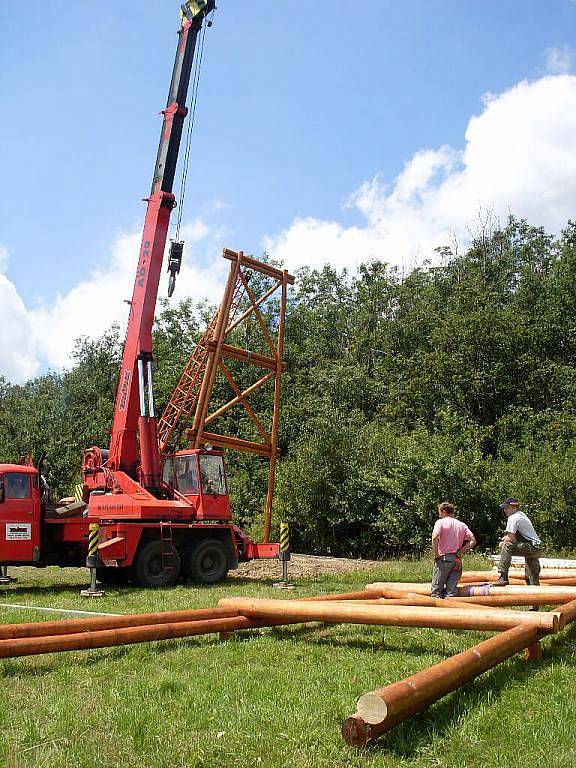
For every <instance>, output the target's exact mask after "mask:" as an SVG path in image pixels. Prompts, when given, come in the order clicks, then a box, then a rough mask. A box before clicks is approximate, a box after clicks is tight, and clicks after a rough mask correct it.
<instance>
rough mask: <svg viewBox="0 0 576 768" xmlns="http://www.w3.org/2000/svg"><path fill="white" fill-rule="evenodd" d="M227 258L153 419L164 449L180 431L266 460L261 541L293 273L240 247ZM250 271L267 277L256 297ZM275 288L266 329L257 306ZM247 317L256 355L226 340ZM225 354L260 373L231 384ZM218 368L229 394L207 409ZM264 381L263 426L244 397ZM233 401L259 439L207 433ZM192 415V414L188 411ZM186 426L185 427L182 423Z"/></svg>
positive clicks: (194, 442)
mask: <svg viewBox="0 0 576 768" xmlns="http://www.w3.org/2000/svg"><path fill="white" fill-rule="evenodd" d="M222 255H223V257H224V258H225V259H228V260H229V261H230V271H229V273H228V279H227V281H226V288H225V290H224V296H223V297H222V302H221V304H220V307H219V309H218V312H217V313H216V314H215V316H214V317H213V318H212V320H211V321H210V323H209V324H208V327H207V329H206V331H205V333H204V334H203V336H202V337H201V339H200V341H199V343H198V345H197V347H196V349H195V350H194V352H193V354H192V355H191V357H190V358H189V360H188V362H187V364H186V366H185V368H184V371H183V372H182V375H181V377H180V381H179V382H178V384H177V386H176V388H175V390H174V392H173V394H172V397H171V399H170V401H169V403H168V405H167V406H166V408H165V410H164V413H163V415H162V417H161V419H160V421H159V424H158V435H159V442H160V449H161V450H162V451H165V450H166V448H167V446H168V443H169V442H170V441H173V440H174V439H175V438H178V436H181V435H182V432H184V434H185V437H186V439H187V440H188V441H189V443H190V445H191V447H194V448H199V447H200V446H201V445H203V444H211V445H215V446H217V447H219V448H228V449H232V450H238V451H245V452H248V453H254V454H256V455H258V456H261V457H266V458H268V459H269V462H270V464H269V473H268V490H267V494H266V506H265V516H264V534H263V541H264V542H268V541H269V538H270V524H271V517H272V499H273V496H274V484H275V478H276V461H277V459H278V454H279V450H278V418H279V409H280V388H281V378H282V372H283V370H284V368H285V364H284V362H283V360H282V354H283V347H284V324H285V317H286V298H287V289H288V285H293V284H294V277H293V276H292V275H290V274H288V271H287V270H280V269H277V268H276V267H273V266H272V265H270V264H267V263H265V262H262V261H258V260H257V259H254V258H252V257H250V256H246V255H244V253H243V252H242V251H240V252H239V253H236V252H235V251H230V250H228V249H224V251H223V253H222ZM251 272H259V273H260V274H262V275H264V276H265V277H267V278H271V279H272V280H273V283H272V285H271V286H270V287H269V288H268V289H267V290H265V291H264V292H263V293H262V294H261V295H260V296H256V295H255V294H254V292H253V290H252V287H251V285H250V284H251V282H252V281H251V280H250V276H251ZM277 292H279V294H280V301H279V309H278V321H277V328H276V329H275V331H274V330H272V329H271V328H270V327H269V324H268V323H267V322H266V319H265V317H264V315H263V313H262V305H263V304H264V302H266V301H267V300H268V299H270V297H272V296H273V295H274V294H276V293H277ZM249 319H255V320H256V322H257V323H258V325H259V327H260V330H261V332H262V336H263V339H264V342H265V345H266V347H267V352H269V354H260V353H259V352H254V351H251V350H248V349H243V348H240V347H237V346H234V345H231V344H229V343H227V339H228V337H229V335H230V334H231V333H232V331H234V330H235V329H237V328H239V327H240V326H241V325H242V324H243V323H246V322H247V321H248V320H249ZM226 359H231V360H236V361H240V362H242V363H245V364H246V365H250V366H253V367H256V368H260V369H262V370H263V371H265V373H264V374H263V375H262V376H260V377H259V378H258V379H257V381H255V382H254V383H253V384H251V385H250V386H249V387H247V388H245V389H244V390H242V389H241V388H240V387H239V386H238V384H237V383H236V381H235V379H234V377H233V375H232V373H231V372H230V370H229V369H228V367H227V365H226V364H225V362H224V360H226ZM218 372H220V373H221V374H222V375H223V376H224V378H225V379H226V381H227V382H228V384H229V385H230V388H231V390H232V392H233V397H231V398H230V400H228V401H227V402H226V403H224V404H223V405H221V406H220V407H219V408H217V409H216V410H214V411H213V412H211V413H210V412H209V406H210V400H211V396H212V390H213V387H214V382H215V380H216V376H217V374H218ZM268 381H273V382H274V394H273V410H272V420H271V424H270V425H269V426H265V425H264V424H263V422H262V420H261V418H260V417H259V416H258V415H257V414H256V412H255V411H254V409H253V408H252V406H251V405H250V403H249V402H248V398H249V397H250V395H251V394H253V393H254V392H256V391H257V390H259V389H260V388H261V387H262V386H263V385H264V384H266V383H267V382H268ZM236 405H241V406H243V407H244V409H245V410H246V412H247V413H248V415H249V417H250V420H251V422H252V423H253V424H254V426H255V427H256V430H257V432H258V433H259V435H260V437H261V440H260V441H259V442H258V441H255V440H247V439H244V438H240V437H238V436H235V435H224V434H220V433H216V432H208V431H207V430H206V427H208V425H210V424H212V423H213V422H215V421H216V420H217V419H218V418H219V417H220V416H222V415H223V414H224V413H226V412H227V411H229V410H230V408H233V407H234V406H236ZM192 414H193V416H192ZM190 419H192V426H191V427H188V428H186V424H187V423H188V424H189V423H190Z"/></svg>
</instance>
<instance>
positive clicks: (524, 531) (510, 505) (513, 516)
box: [494, 496, 542, 587]
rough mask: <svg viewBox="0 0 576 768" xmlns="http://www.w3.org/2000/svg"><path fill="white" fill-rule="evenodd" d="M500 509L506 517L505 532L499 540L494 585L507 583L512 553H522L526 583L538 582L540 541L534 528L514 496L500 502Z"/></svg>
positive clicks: (498, 585) (536, 583)
mask: <svg viewBox="0 0 576 768" xmlns="http://www.w3.org/2000/svg"><path fill="white" fill-rule="evenodd" d="M500 509H501V510H502V511H503V512H504V514H505V515H506V517H507V518H508V520H507V522H506V533H505V534H504V537H503V538H502V540H501V541H500V564H499V566H498V571H499V573H500V577H499V579H498V581H496V582H494V586H495V587H505V586H506V585H507V584H508V571H509V570H510V565H511V563H512V555H523V556H524V562H525V563H526V567H525V578H526V584H530V585H531V586H538V585H539V584H540V579H539V576H540V559H539V558H540V553H541V550H542V542H541V541H540V539H539V538H538V534H537V533H536V531H535V530H534V526H533V525H532V522H531V520H530V518H529V517H528V516H527V515H525V514H524V512H522V511H521V509H520V502H519V501H518V499H515V498H514V496H509V497H508V498H507V499H506V501H503V502H502V504H500Z"/></svg>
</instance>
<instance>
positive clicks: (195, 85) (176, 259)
mask: <svg viewBox="0 0 576 768" xmlns="http://www.w3.org/2000/svg"><path fill="white" fill-rule="evenodd" d="M213 17H214V11H212V14H211V17H210V19H205V20H204V22H203V24H202V36H201V38H200V51H199V54H198V56H197V57H196V59H195V62H194V70H193V73H192V93H191V96H190V107H189V109H188V128H187V131H186V145H185V149H184V160H183V164H182V180H181V182H180V203H179V206H178V216H177V219H176V231H175V233H174V238H173V239H172V240H171V241H170V254H169V258H168V272H169V273H170V278H169V280H168V296H172V294H173V293H174V287H175V285H176V275H177V274H178V273H179V272H180V267H181V265H182V254H183V251H184V242H183V241H181V240H180V228H181V226H182V216H183V210H184V199H185V197H186V184H187V181H188V166H189V164H190V149H191V146H192V134H193V132H194V123H195V119H196V105H197V103H198V91H199V86H200V74H201V71H202V60H203V58H204V44H205V40H206V29H207V28H208V27H211V26H212V19H213Z"/></svg>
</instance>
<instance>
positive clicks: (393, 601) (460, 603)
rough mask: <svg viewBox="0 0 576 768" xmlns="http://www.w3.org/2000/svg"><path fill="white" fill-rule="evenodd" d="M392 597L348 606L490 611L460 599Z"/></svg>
mask: <svg viewBox="0 0 576 768" xmlns="http://www.w3.org/2000/svg"><path fill="white" fill-rule="evenodd" d="M391 595H394V597H388V596H386V597H377V598H373V599H369V600H350V601H347V602H348V603H349V604H353V605H355V604H359V605H427V606H429V607H433V608H458V607H460V608H467V609H470V610H473V611H477V610H480V611H482V610H491V609H490V607H488V606H486V605H476V604H475V603H466V602H464V600H463V599H462V600H460V598H455V597H454V598H450V600H447V599H445V600H440V599H439V598H437V597H427V596H426V595H417V594H415V593H413V592H398V593H396V592H391Z"/></svg>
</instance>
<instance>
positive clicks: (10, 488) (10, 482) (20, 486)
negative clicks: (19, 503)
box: [4, 472, 31, 499]
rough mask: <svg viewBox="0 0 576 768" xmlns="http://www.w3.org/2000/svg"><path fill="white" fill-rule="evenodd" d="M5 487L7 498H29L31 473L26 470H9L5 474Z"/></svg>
mask: <svg viewBox="0 0 576 768" xmlns="http://www.w3.org/2000/svg"><path fill="white" fill-rule="evenodd" d="M4 488H5V496H6V498H7V499H29V498H31V493H30V475H27V474H25V473H24V472H7V473H6V474H5V475H4Z"/></svg>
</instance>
